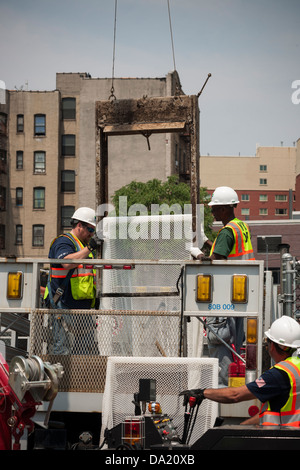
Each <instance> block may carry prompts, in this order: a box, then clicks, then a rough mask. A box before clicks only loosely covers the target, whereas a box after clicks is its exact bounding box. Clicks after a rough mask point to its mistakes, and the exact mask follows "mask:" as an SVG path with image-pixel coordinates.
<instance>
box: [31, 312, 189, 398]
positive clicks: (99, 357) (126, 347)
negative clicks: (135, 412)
mask: <svg viewBox="0 0 300 470" xmlns="http://www.w3.org/2000/svg"><path fill="white" fill-rule="evenodd" d="M179 347H180V312H172V313H171V314H170V313H169V314H168V313H165V314H164V312H155V311H153V312H151V311H135V312H132V311H131V312H128V311H118V312H115V311H102V312H100V311H99V310H92V311H90V310H88V311H87V310H77V311H76V310H72V311H69V310H48V309H36V310H35V311H33V313H32V316H31V334H30V355H36V356H39V357H40V358H41V359H42V360H43V361H45V362H50V363H57V362H60V363H61V364H62V365H63V367H64V374H63V377H62V379H61V380H60V383H59V390H60V391H62V392H90V393H92V392H95V393H103V392H104V387H105V376H106V363H107V356H120V355H121V356H124V355H128V356H133V355H137V356H151V357H152V356H153V357H166V356H178V355H179Z"/></svg>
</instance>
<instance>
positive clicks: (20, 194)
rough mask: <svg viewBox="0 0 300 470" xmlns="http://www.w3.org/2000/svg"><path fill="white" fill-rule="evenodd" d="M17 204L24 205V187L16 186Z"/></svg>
mask: <svg viewBox="0 0 300 470" xmlns="http://www.w3.org/2000/svg"><path fill="white" fill-rule="evenodd" d="M16 206H23V188H16Z"/></svg>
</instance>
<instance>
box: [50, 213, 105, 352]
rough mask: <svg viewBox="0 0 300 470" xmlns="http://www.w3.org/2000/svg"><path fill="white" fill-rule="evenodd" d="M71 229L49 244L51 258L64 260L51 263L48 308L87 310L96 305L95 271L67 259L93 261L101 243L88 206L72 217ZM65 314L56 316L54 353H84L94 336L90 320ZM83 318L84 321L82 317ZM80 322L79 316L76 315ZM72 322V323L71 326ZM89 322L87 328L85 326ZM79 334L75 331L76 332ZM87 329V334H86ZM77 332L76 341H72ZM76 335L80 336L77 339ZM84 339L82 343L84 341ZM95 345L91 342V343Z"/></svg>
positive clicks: (94, 215)
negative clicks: (96, 234) (61, 262)
mask: <svg viewBox="0 0 300 470" xmlns="http://www.w3.org/2000/svg"><path fill="white" fill-rule="evenodd" d="M71 226H72V230H71V231H70V232H69V233H63V234H62V235H60V236H58V237H57V238H55V239H54V240H53V241H52V242H51V245H50V249H49V258H50V259H64V260H65V263H64V264H52V265H51V268H50V272H49V277H48V283H47V288H46V293H45V298H46V303H48V306H49V307H50V308H56V309H57V308H59V309H90V308H91V307H93V306H94V304H95V297H96V289H95V270H94V269H93V266H91V265H90V266H83V265H80V264H72V263H68V260H69V259H70V260H80V259H86V258H91V259H92V258H94V257H95V250H96V248H97V246H98V244H99V243H101V240H98V239H97V237H96V236H94V235H95V230H96V214H95V211H94V210H93V209H90V208H89V207H80V208H79V209H77V210H76V211H75V212H74V214H73V215H72V217H71ZM74 318H75V317H73V319H72V317H71V316H70V315H68V314H66V315H65V314H64V315H58V316H56V317H55V320H56V321H55V322H54V325H53V335H54V344H53V353H55V354H69V353H70V352H71V351H72V352H74V353H75V354H76V353H77V354H83V353H85V351H86V350H87V343H88V341H87V338H88V336H94V329H91V328H90V323H91V321H90V320H91V319H85V322H84V324H83V320H82V321H81V324H80V325H79V323H80V322H78V321H76V325H74V323H75V320H74ZM82 318H84V317H83V316H82ZM77 319H78V320H79V316H77ZM71 323H72V324H71ZM87 323H89V325H87ZM79 329H80V330H81V331H78V330H79ZM87 330H89V332H88V331H87ZM74 331H76V333H77V334H76V335H75V336H76V340H75V339H74ZM79 336H82V338H80V337H79ZM83 337H85V340H83ZM91 343H92V344H94V341H92V340H91Z"/></svg>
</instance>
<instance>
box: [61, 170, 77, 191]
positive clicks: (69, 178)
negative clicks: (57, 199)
mask: <svg viewBox="0 0 300 470" xmlns="http://www.w3.org/2000/svg"><path fill="white" fill-rule="evenodd" d="M61 191H62V192H63V193H64V192H74V191H75V171H73V170H63V171H62V172H61Z"/></svg>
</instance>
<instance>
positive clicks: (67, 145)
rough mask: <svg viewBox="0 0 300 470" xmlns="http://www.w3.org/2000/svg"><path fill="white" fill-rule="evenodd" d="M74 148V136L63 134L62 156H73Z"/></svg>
mask: <svg viewBox="0 0 300 470" xmlns="http://www.w3.org/2000/svg"><path fill="white" fill-rule="evenodd" d="M75 150H76V136H75V135H74V134H65V135H63V136H62V139H61V154H62V156H63V157H70V156H71V157H74V156H75Z"/></svg>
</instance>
